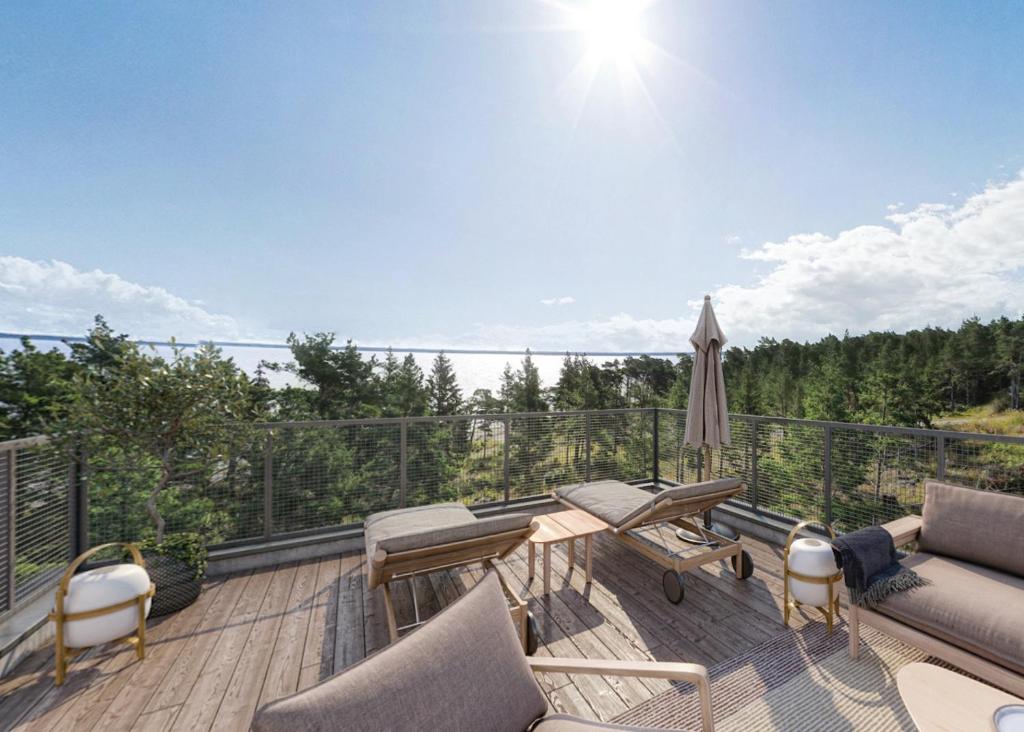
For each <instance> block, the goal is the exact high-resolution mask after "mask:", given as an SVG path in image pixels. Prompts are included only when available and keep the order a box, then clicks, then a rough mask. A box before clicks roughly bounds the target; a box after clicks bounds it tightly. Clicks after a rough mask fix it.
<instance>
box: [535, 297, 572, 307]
mask: <svg viewBox="0 0 1024 732" xmlns="http://www.w3.org/2000/svg"><path fill="white" fill-rule="evenodd" d="M574 302H576V298H575V297H572V296H571V295H563V296H562V297H548V298H545V299H543V300H541V301H540V304H541V305H547V306H549V307H550V306H552V305H572V304H573V303H574Z"/></svg>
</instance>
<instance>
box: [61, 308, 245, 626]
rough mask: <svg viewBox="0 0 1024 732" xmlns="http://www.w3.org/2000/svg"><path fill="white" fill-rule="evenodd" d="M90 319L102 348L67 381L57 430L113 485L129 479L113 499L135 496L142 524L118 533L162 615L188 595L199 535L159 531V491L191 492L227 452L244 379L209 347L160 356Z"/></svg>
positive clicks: (202, 557)
mask: <svg viewBox="0 0 1024 732" xmlns="http://www.w3.org/2000/svg"><path fill="white" fill-rule="evenodd" d="M100 325H101V324H100V323H98V326H97V329H96V330H94V331H93V333H92V334H90V335H91V337H92V341H93V342H94V343H96V342H102V343H105V345H106V346H108V348H107V350H106V352H105V353H104V358H103V359H102V367H97V368H86V369H84V370H83V373H82V374H80V375H79V376H77V377H76V379H75V382H74V391H75V398H74V400H73V401H72V404H71V407H70V410H69V417H68V420H67V425H66V432H67V434H68V436H69V438H70V439H73V440H74V441H75V443H76V444H77V445H78V446H79V447H80V448H84V451H85V452H86V453H87V454H88V455H90V456H91V460H90V462H96V463H100V462H102V463H103V464H104V466H105V467H106V468H107V470H108V473H107V474H108V475H109V476H113V480H114V481H117V480H118V477H117V476H119V475H123V476H125V477H124V478H122V479H120V480H121V482H122V483H123V484H124V485H126V486H127V485H128V484H129V482H131V484H132V486H133V490H128V489H127V488H126V489H125V490H123V491H122V492H121V495H127V496H129V498H130V500H133V501H138V500H142V501H143V504H144V510H145V515H146V516H147V517H148V519H149V527H148V529H146V528H143V529H141V530H135V531H133V533H139V534H141V535H132V536H122V537H119V538H122V539H124V540H129V541H135V542H140V543H141V545H142V549H143V554H144V556H145V557H146V559H147V569H148V570H149V572H150V576H151V578H152V580H153V582H154V584H155V585H156V596H155V597H154V598H153V607H152V611H151V614H152V615H161V614H166V613H168V612H173V611H175V610H178V609H180V608H182V607H185V606H186V605H188V604H190V603H191V602H193V601H194V600H195V599H196V597H198V595H199V591H200V588H201V582H202V579H203V576H204V573H205V569H206V539H207V537H205V536H203V535H201V534H199V533H195V532H189V531H186V532H184V533H168V531H167V521H166V520H165V517H164V515H163V512H162V510H161V496H163V495H164V494H165V493H166V492H167V491H168V489H169V488H172V487H173V488H176V489H179V490H183V491H185V492H186V493H188V492H192V493H195V492H196V489H197V486H198V487H201V486H202V485H203V481H204V480H207V479H208V477H209V476H210V475H212V474H215V473H216V472H217V471H218V470H219V469H220V466H222V465H223V464H224V463H225V462H226V461H227V460H228V459H229V458H228V457H227V456H231V455H235V454H237V452H238V449H239V447H240V445H242V444H243V443H244V442H245V440H246V439H247V433H248V427H247V425H248V424H249V423H250V422H251V420H252V416H253V415H252V400H251V399H250V393H249V391H250V382H249V379H248V378H247V377H246V376H245V374H244V373H242V372H241V371H240V370H239V369H238V368H237V367H236V366H235V364H234V363H233V362H232V361H231V360H230V359H225V358H223V357H222V356H221V354H220V351H219V350H218V349H216V348H214V347H213V346H209V345H203V346H201V347H199V348H197V349H195V350H193V351H186V350H185V349H183V348H180V347H177V346H172V352H171V355H170V357H168V358H164V357H162V356H160V355H159V354H157V353H156V352H155V351H145V350H143V348H142V347H140V346H139V345H137V344H135V343H131V342H129V341H127V340H125V339H113V338H110V337H109V330H106V331H103V332H99V333H97V331H98V330H100ZM103 327H104V328H105V324H103ZM104 336H105V337H106V338H105V340H104ZM99 360H100V359H97V361H99ZM111 466H113V467H111ZM129 476H130V477H129ZM140 485H141V486H145V488H143V489H142V491H137V486H140ZM140 493H141V495H140ZM133 508H137V506H135V507H133ZM182 528H185V529H189V528H194V527H182Z"/></svg>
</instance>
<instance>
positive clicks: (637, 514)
mask: <svg viewBox="0 0 1024 732" xmlns="http://www.w3.org/2000/svg"><path fill="white" fill-rule="evenodd" d="M744 490H746V486H745V485H744V484H743V483H742V482H740V481H739V480H738V479H736V478H721V479H719V480H708V481H704V482H703V483H691V484H690V485H680V486H673V487H671V488H666V489H664V490H662V491H659V492H658V493H650V492H648V491H646V490H644V489H643V488H639V487H637V486H635V485H630V484H629V483H622V482H620V481H617V480H599V481H595V482H592V483H576V484H573V485H564V486H561V487H560V488H558V489H556V490H555V493H554V497H555V499H556V500H557V501H559V502H560V503H563V504H565V505H567V506H571V507H573V508H579V509H582V510H584V511H586V512H587V513H589V514H591V515H593V516H596V517H597V518H599V519H601V520H602V521H604V522H605V523H607V524H608V526H609V531H611V532H612V533H613V534H614V535H615V536H617V537H618V538H619V539H621V540H622V541H623V542H625V543H626V544H627V545H628V546H629V547H630V548H632V549H635V550H636V551H638V552H640V553H641V554H643V555H644V556H645V557H647V558H649V559H652V560H654V561H655V562H657V563H658V564H660V565H661V566H663V567H665V568H666V569H665V573H664V574H663V575H662V587H663V588H664V590H665V596H666V597H667V598H668V599H669V601H670V602H672V603H675V604H679V603H680V602H682V601H683V594H684V590H683V572H686V571H688V570H691V569H694V568H696V567H699V566H701V565H703V564H708V563H710V562H716V561H718V560H720V559H726V558H731V559H732V567H733V571H734V572H735V573H736V576H737V577H738V578H739V579H746V578H747V577H749V576H750V575H751V574H753V572H754V562H753V560H752V559H751V557H750V554H749V553H748V552H746V551H744V549H743V545H742V544H741V543H740V542H739V541H737V540H735V539H732V538H729V537H727V536H723V535H722V534H721V533H718V532H716V531H712V530H711V529H708V528H706V527H705V526H704V524H703V522H702V521H700V520H698V517H699V516H700V515H701V514H702V513H704V512H705V511H710V510H711V509H712V508H714V507H715V506H717V505H718V504H720V503H721V502H722V501H725V500H726V499H728V498H733V497H734V496H737V495H739V494H741V493H743V491H744ZM663 524H670V525H671V526H673V527H678V528H681V529H683V530H684V531H686V532H688V533H689V534H690V535H691V536H693V537H694V540H693V541H692V542H691V543H692V545H693V547H694V548H689V547H688V548H686V549H682V550H676V551H673V550H672V548H671V547H669V546H668V544H667V543H666V542H665V540H664V536H663V535H662V530H663V526H662V525H663ZM652 529H653V530H652ZM651 534H655V535H656V536H657V541H654V540H652V539H651V538H650V537H651Z"/></svg>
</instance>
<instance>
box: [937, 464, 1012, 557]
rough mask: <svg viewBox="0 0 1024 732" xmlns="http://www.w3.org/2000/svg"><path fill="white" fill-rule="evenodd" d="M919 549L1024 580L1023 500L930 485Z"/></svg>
mask: <svg viewBox="0 0 1024 732" xmlns="http://www.w3.org/2000/svg"><path fill="white" fill-rule="evenodd" d="M922 513H923V522H922V524H921V536H920V538H919V540H918V548H919V549H920V550H921V551H924V552H930V553H932V554H943V555H945V556H947V557H953V558H954V559H960V560H963V561H965V562H973V563H974V564H980V565H983V566H986V567H992V568H993V569H998V570H1001V571H1003V572H1009V573H1011V574H1015V575H1017V576H1019V577H1024V498H1021V497H1019V496H1010V495H1006V494H1005V493H996V492H993V491H979V490H974V489H972V488H964V487H962V486H958V485H952V484H950V483H940V482H939V481H934V480H930V481H927V482H926V483H925V497H924V511H923V512H922Z"/></svg>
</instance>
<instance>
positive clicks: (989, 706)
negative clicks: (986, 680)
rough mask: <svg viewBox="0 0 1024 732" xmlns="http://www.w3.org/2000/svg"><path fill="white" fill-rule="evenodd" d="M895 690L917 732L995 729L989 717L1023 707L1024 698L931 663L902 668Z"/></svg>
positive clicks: (968, 731) (983, 730) (963, 731)
mask: <svg viewBox="0 0 1024 732" xmlns="http://www.w3.org/2000/svg"><path fill="white" fill-rule="evenodd" d="M896 687H897V688H898V689H899V690H900V697H901V698H902V699H903V703H904V705H906V707H907V711H908V712H910V716H911V718H912V719H913V720H914V724H916V725H917V728H918V730H920V732H972V731H973V730H978V731H979V732H985V731H991V730H995V729H996V727H995V724H994V723H993V721H992V715H993V713H994V712H995V711H996V709H998V708H999V707H1002V706H1005V705H1007V704H1024V699H1018V698H1017V697H1015V696H1013V695H1011V694H1007V693H1006V692H1005V691H1000V690H999V689H996V688H994V687H991V686H989V685H988V684H983V683H981V682H980V681H975V680H974V679H969V678H967V677H966V676H964V675H962V674H958V673H957V672H956V671H950V670H949V669H945V668H942V667H941V666H933V665H932V664H930V663H911V664H908V665H906V666H904V667H903V668H901V669H900V670H899V671H898V672H897V674H896Z"/></svg>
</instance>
